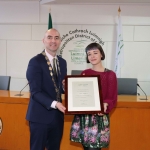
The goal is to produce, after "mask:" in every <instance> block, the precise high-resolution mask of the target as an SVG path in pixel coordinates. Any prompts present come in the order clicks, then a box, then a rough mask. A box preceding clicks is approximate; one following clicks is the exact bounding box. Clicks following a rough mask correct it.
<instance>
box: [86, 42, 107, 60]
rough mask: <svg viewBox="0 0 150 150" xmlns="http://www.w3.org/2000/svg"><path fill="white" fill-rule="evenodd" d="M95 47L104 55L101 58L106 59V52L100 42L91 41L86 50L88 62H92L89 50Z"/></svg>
mask: <svg viewBox="0 0 150 150" xmlns="http://www.w3.org/2000/svg"><path fill="white" fill-rule="evenodd" d="M94 49H98V50H99V51H100V53H101V55H102V58H101V60H104V59H105V53H104V51H103V48H102V47H101V45H99V44H98V43H91V44H89V45H88V46H87V47H86V48H85V52H86V62H87V63H90V62H89V60H88V55H87V52H88V51H89V50H94Z"/></svg>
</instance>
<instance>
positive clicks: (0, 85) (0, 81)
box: [0, 76, 11, 90]
mask: <svg viewBox="0 0 150 150" xmlns="http://www.w3.org/2000/svg"><path fill="white" fill-rule="evenodd" d="M10 79H11V77H10V76H0V90H9V86H10Z"/></svg>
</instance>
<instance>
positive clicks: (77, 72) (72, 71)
mask: <svg viewBox="0 0 150 150" xmlns="http://www.w3.org/2000/svg"><path fill="white" fill-rule="evenodd" d="M81 72H82V70H71V75H80V74H81Z"/></svg>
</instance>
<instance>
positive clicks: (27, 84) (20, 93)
mask: <svg viewBox="0 0 150 150" xmlns="http://www.w3.org/2000/svg"><path fill="white" fill-rule="evenodd" d="M28 84H29V82H28V83H27V84H26V85H25V86H24V87H23V89H24V88H25V87H26V86H27V85H28ZM23 89H21V91H20V92H19V94H16V95H15V96H22V95H23V94H21V92H22V90H23Z"/></svg>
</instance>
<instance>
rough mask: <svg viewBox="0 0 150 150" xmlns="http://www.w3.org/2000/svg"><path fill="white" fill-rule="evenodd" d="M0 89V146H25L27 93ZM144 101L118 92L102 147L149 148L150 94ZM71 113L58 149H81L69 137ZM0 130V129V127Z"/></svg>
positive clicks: (21, 149) (11, 149)
mask: <svg viewBox="0 0 150 150" xmlns="http://www.w3.org/2000/svg"><path fill="white" fill-rule="evenodd" d="M17 93H18V92H12V91H10V92H9V91H0V118H1V120H2V123H3V129H2V133H1V134H0V149H7V150H29V126H28V122H27V121H26V120H25V115H26V110H27V105H28V102H29V93H28V92H23V94H24V95H23V96H21V97H16V96H14V95H15V94H17ZM148 99H149V100H148V101H145V100H143V101H142V100H141V101H140V100H139V97H137V96H118V103H117V106H116V108H115V109H114V110H113V112H112V113H111V117H110V120H111V142H110V147H109V149H104V150H149V149H150V142H149V140H150V97H148ZM72 118H73V115H66V116H65V125H64V134H63V139H62V143H61V149H60V150H82V147H81V145H80V144H79V143H73V142H70V141H69V132H70V126H71V122H72ZM0 130H1V129H0Z"/></svg>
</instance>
